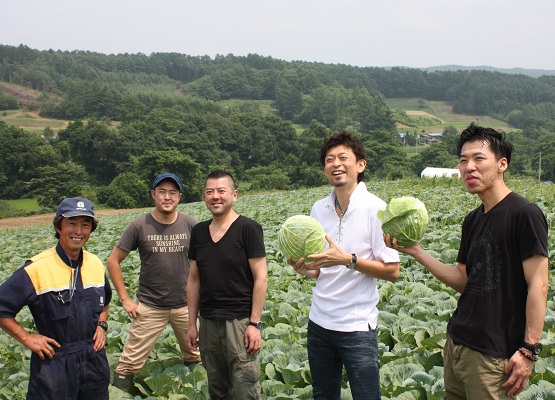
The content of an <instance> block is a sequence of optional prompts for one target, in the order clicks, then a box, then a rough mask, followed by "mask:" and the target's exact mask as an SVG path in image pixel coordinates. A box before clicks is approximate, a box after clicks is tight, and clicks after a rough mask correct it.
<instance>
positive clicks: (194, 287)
mask: <svg viewBox="0 0 555 400" xmlns="http://www.w3.org/2000/svg"><path fill="white" fill-rule="evenodd" d="M199 291H200V282H198V281H194V280H192V279H191V277H189V280H188V282H187V309H188V312H189V325H194V326H196V324H197V318H198V311H199Z"/></svg>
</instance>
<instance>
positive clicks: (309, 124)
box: [0, 45, 555, 209]
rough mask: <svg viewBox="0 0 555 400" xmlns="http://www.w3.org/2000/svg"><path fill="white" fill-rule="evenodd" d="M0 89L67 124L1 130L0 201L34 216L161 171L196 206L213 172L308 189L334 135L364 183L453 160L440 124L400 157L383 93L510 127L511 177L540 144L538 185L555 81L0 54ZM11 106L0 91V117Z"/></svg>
mask: <svg viewBox="0 0 555 400" xmlns="http://www.w3.org/2000/svg"><path fill="white" fill-rule="evenodd" d="M0 80H2V81H5V82H8V83H13V84H18V85H23V86H26V87H30V88H33V89H35V90H40V91H41V93H42V94H43V99H42V101H41V103H40V105H39V106H38V107H39V112H40V114H41V115H43V116H48V117H54V118H60V119H68V120H73V121H74V122H71V123H70V124H69V126H68V127H67V128H66V129H63V130H61V131H60V132H58V135H57V136H54V135H52V134H51V133H52V132H45V134H44V135H43V136H42V137H40V136H38V135H36V134H33V133H30V132H27V131H24V130H21V129H19V128H16V127H13V126H10V125H7V124H5V123H1V122H0V199H17V198H22V197H35V198H38V199H39V203H40V204H41V205H42V206H43V207H44V208H45V209H52V207H54V206H55V205H56V204H58V202H59V200H60V198H61V197H64V196H68V195H87V196H88V197H90V198H92V199H95V200H96V201H97V202H99V203H102V204H105V205H107V206H110V207H115V208H130V207H140V206H146V205H149V198H148V184H149V182H150V180H151V179H152V178H153V177H154V176H155V175H156V174H157V173H159V172H161V171H163V170H172V171H174V172H176V173H178V174H180V175H181V176H182V177H183V180H184V183H185V185H184V186H185V199H186V201H195V200H198V199H200V196H201V187H202V179H203V176H205V174H206V173H208V172H209V171H210V170H212V169H214V168H226V169H230V170H231V171H232V172H234V174H235V175H236V176H237V178H238V179H239V180H240V181H242V182H247V183H248V186H249V187H250V188H251V189H252V190H274V189H276V190H282V189H290V188H298V187H310V186H318V185H321V184H323V183H324V181H323V174H322V173H321V166H320V164H319V159H318V151H319V148H320V145H321V143H322V141H323V139H324V138H325V137H326V136H328V135H329V134H330V133H331V132H333V131H337V130H340V129H347V130H349V131H351V132H353V133H355V134H357V135H359V137H360V138H361V139H362V140H363V142H364V143H365V146H366V149H367V152H368V169H367V170H368V172H369V175H370V176H374V177H378V178H382V179H398V178H403V177H409V176H418V175H419V173H420V171H421V170H422V169H423V168H424V167H425V166H429V165H433V166H436V167H453V166H454V165H455V164H456V163H457V159H456V152H455V148H454V146H455V145H454V143H455V142H456V138H457V133H458V132H457V130H456V129H454V128H452V127H446V128H445V131H444V140H443V141H442V142H441V143H435V144H432V145H430V146H426V147H425V148H422V150H421V151H420V152H419V153H418V154H417V155H416V156H415V157H412V158H407V156H406V153H405V152H404V151H403V149H402V147H401V144H402V142H401V139H400V138H399V136H398V135H397V130H396V128H395V120H394V118H393V116H392V111H391V110H390V109H389V108H388V107H387V105H386V104H385V102H384V97H421V98H425V99H429V100H447V101H450V102H451V103H452V104H453V105H454V109H455V110H457V111H459V112H462V113H473V114H478V115H492V116H494V117H496V118H498V119H502V120H505V121H507V122H509V123H510V124H511V125H513V126H516V127H518V128H520V130H519V131H518V132H509V135H510V136H511V139H512V140H513V142H514V143H515V147H516V148H517V151H516V152H515V157H514V158H513V161H512V166H511V172H512V173H515V174H518V175H528V176H531V175H532V176H533V175H534V174H535V171H536V169H537V166H538V164H539V157H540V152H541V151H542V149H543V151H544V153H543V155H542V156H541V157H542V161H541V162H542V170H543V171H544V172H543V178H544V179H553V177H554V173H555V155H553V156H552V155H551V154H546V153H545V152H546V150H545V149H548V148H551V147H549V146H551V144H552V142H555V134H554V133H553V132H555V77H549V76H542V77H540V78H531V77H527V76H524V75H509V74H501V73H495V72H488V71H455V72H449V71H438V72H426V71H421V70H416V69H408V68H391V69H384V68H357V67H351V66H346V65H329V64H320V63H306V62H285V61H281V60H276V59H273V58H271V57H262V56H258V55H255V54H251V55H248V56H245V57H237V56H233V55H227V56H216V57H215V58H213V59H212V58H210V57H207V56H205V57H192V56H187V55H182V54H177V53H153V54H151V55H149V56H147V55H144V54H118V55H104V54H99V53H91V52H84V51H73V52H61V51H53V50H49V51H38V50H33V49H30V48H28V47H26V46H18V47H13V46H2V45H0ZM230 99H241V100H266V101H267V102H269V104H271V106H272V107H274V108H275V110H276V113H275V114H274V113H271V112H267V111H265V110H263V109H262V108H261V106H260V105H259V103H256V102H252V103H249V102H241V103H239V104H238V105H229V103H225V102H223V101H222V100H230ZM14 101H15V100H14V99H13V98H11V97H10V96H9V95H7V94H5V93H2V92H1V91H0V109H11V108H14ZM5 104H8V105H5ZM115 121H117V122H115ZM297 124H301V126H303V127H304V128H302V129H299V128H298V125H297Z"/></svg>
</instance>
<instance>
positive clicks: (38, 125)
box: [0, 110, 67, 134]
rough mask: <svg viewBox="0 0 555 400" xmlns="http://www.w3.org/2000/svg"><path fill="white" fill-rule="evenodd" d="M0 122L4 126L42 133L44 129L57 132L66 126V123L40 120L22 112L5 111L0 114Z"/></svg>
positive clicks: (46, 119) (54, 120) (58, 120)
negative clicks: (3, 123)
mask: <svg viewBox="0 0 555 400" xmlns="http://www.w3.org/2000/svg"><path fill="white" fill-rule="evenodd" d="M0 120H1V121H4V122H5V123H6V124H9V125H14V126H17V127H18V128H21V129H25V130H29V131H32V132H36V133H39V134H40V133H42V132H43V131H44V128H50V129H52V130H53V131H55V132H57V131H59V130H61V129H64V128H65V127H66V126H67V121H63V120H60V119H53V118H42V117H39V116H38V115H35V114H32V113H29V112H27V111H23V110H15V111H12V110H10V111H7V112H2V113H0Z"/></svg>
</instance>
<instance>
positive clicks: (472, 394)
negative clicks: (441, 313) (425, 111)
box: [443, 335, 515, 400]
mask: <svg viewBox="0 0 555 400" xmlns="http://www.w3.org/2000/svg"><path fill="white" fill-rule="evenodd" d="M508 362H509V360H507V359H504V358H496V357H492V356H488V355H485V354H482V353H480V352H477V351H475V350H472V349H470V348H468V347H466V346H462V345H459V344H455V343H454V342H453V340H452V339H451V337H449V335H447V340H446V342H445V346H444V348H443V364H444V365H443V379H444V381H445V392H446V395H447V399H448V400H486V399H492V400H500V399H513V400H514V399H515V397H509V396H507V394H506V393H507V391H508V390H509V389H505V388H503V387H501V385H503V383H505V381H506V380H507V379H509V376H508V375H507V374H505V367H506V366H507V364H508Z"/></svg>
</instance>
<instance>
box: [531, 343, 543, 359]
mask: <svg viewBox="0 0 555 400" xmlns="http://www.w3.org/2000/svg"><path fill="white" fill-rule="evenodd" d="M542 348H543V346H542V344H541V343H537V344H535V345H534V350H533V351H534V355H536V356H539V355H540V353H541V352H542Z"/></svg>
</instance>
